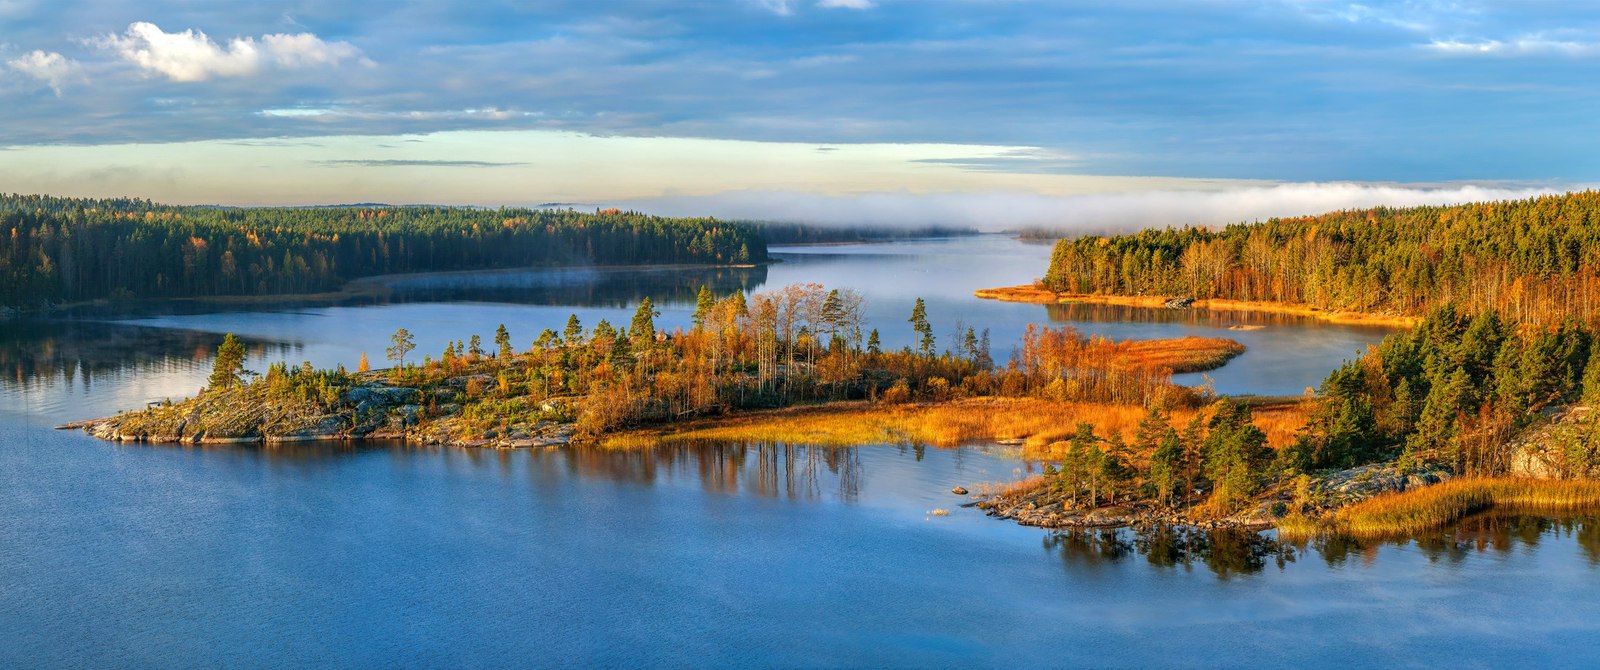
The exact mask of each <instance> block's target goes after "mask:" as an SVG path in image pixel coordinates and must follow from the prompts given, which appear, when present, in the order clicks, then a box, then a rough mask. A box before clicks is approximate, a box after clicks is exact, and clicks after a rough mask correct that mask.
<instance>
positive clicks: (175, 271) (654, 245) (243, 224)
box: [0, 195, 767, 307]
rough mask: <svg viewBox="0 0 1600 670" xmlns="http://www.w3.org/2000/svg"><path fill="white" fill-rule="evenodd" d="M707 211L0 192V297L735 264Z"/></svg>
mask: <svg viewBox="0 0 1600 670" xmlns="http://www.w3.org/2000/svg"><path fill="white" fill-rule="evenodd" d="M766 259H767V247H766V241H765V240H764V238H763V237H762V235H761V233H760V231H759V230H758V229H757V228H755V227H754V226H752V225H749V224H744V223H735V222H726V221H718V220H716V219H710V218H693V219H685V218H664V217H657V216H648V215H645V214H639V213H636V212H623V211H618V210H604V211H600V212H596V213H583V212H577V211H573V210H570V209H567V210H551V209H479V208H466V207H409V206H408V207H388V206H376V205H375V206H370V207H369V206H351V207H307V208H237V207H192V206H170V205H161V204H157V203H152V202H150V201H147V200H139V199H131V198H122V199H100V200H92V199H77V198H57V197H50V196H38V195H5V196H0V305H4V306H12V307H37V306H40V305H47V304H53V303H64V302H80V301H88V300H98V299H112V300H126V299H133V298H177V297H202V296H233V295H271V294H290V293H314V292H323V291H331V290H336V289H338V288H339V287H340V286H341V285H342V284H343V283H344V282H345V281H347V280H350V279H354V278H357V277H364V276H371V275H380V274H390V273H405V272H431V271H444V270H476V269H490V268H512V267H527V266H537V265H574V264H577V265H582V264H647V263H663V264H748V263H760V262H764V261H766Z"/></svg>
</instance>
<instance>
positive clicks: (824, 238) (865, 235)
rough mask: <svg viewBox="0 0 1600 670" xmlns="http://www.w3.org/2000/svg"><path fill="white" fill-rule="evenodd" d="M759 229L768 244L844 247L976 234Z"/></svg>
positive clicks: (922, 229)
mask: <svg viewBox="0 0 1600 670" xmlns="http://www.w3.org/2000/svg"><path fill="white" fill-rule="evenodd" d="M759 225H760V226H761V235H762V237H765V238H767V243H768V244H845V243H852V242H881V241H885V240H912V239H918V238H926V237H958V236H965V235H977V234H978V231H977V230H975V229H972V228H963V227H956V226H914V227H905V226H873V225H863V226H826V225H813V224H804V223H763V224H759ZM1052 239H1053V238H1052Z"/></svg>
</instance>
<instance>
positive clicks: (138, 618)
mask: <svg viewBox="0 0 1600 670" xmlns="http://www.w3.org/2000/svg"><path fill="white" fill-rule="evenodd" d="M774 252H775V253H776V254H777V256H778V258H780V259H781V260H782V261H783V262H781V263H777V264H774V265H771V266H768V267H764V268H743V269H706V268H698V269H695V268H652V269H613V268H591V269H586V270H579V271H549V270H538V271H523V272H493V273H469V274H448V275H430V276H423V277H406V278H388V279H385V280H384V281H383V282H381V283H382V285H383V286H385V287H386V288H385V290H383V291H378V292H368V293H362V294H352V295H351V296H348V297H345V298H340V299H337V300H331V301H320V302H313V301H298V302H290V301H285V302H280V303H274V304H270V305H268V304H263V305H256V306H251V307H248V308H245V307H234V308H228V309H219V308H216V307H205V306H198V305H189V306H183V307H173V306H166V307H161V308H144V307H141V308H139V310H138V311H134V312H129V313H125V314H120V315H115V316H94V315H88V314H83V315H77V316H76V317H75V318H72V319H65V320H55V321H49V322H26V323H8V324H3V325H0V373H3V374H0V566H3V567H4V570H5V576H4V579H0V665H3V666H5V667H83V666H97V667H98V666H135V667H148V666H162V667H172V666H178V667H188V666H234V667H281V666H285V665H320V666H379V665H381V666H442V665H448V666H507V665H512V666H527V665H534V666H544V665H607V666H639V665H648V666H662V665H666V666H691V665H692V666H750V665H765V666H770V665H780V666H793V665H852V666H906V665H917V666H927V665H963V666H973V665H976V666H1000V665H1008V666H1015V665H1022V666H1057V665H1097V666H1104V665H1122V666H1126V665H1139V666H1148V665H1162V666H1187V665H1267V664H1288V665H1296V666H1331V665H1340V666H1344V665H1373V664H1384V665H1415V666H1435V665H1443V664H1453V665H1465V666H1481V667H1496V666H1504V665H1511V664H1515V665H1557V666H1573V665H1584V664H1587V663H1588V662H1589V659H1590V658H1592V655H1593V654H1594V653H1595V652H1596V651H1600V634H1597V633H1600V624H1597V623H1596V622H1600V570H1597V566H1600V520H1596V519H1594V518H1587V517H1584V518H1573V519H1564V520H1549V519H1537V518H1518V517H1511V518H1498V517H1487V518H1479V519H1472V520H1469V521H1467V522H1463V524H1461V525H1460V526H1458V527H1456V528H1451V529H1446V530H1444V531H1440V532H1439V533H1435V534H1430V535H1427V536H1424V537H1418V538H1408V539H1404V540H1399V541H1393V542H1380V543H1366V544H1353V543H1348V542H1320V543H1313V544H1310V545H1304V546H1295V545H1282V544H1279V543H1278V542H1277V541H1276V540H1275V539H1274V538H1273V534H1272V533H1270V532H1269V533H1263V534H1256V533H1234V534H1219V535H1207V534H1202V533H1195V532H1181V531H1171V532H1167V533H1143V534H1141V533H1135V532H1132V531H1129V530H1121V531H1114V532H1102V533H1052V532H1047V531H1043V530H1040V529H1035V528H1024V527H1020V526H1016V525H1013V524H1011V523H1008V522H1003V521H999V520H995V519H991V518H988V517H986V516H984V515H983V514H982V513H981V512H979V511H978V510H975V509H970V508H960V507H958V506H957V505H958V504H959V502H960V501H961V500H960V499H959V498H957V497H956V496H953V495H951V494H950V493H949V489H950V488H951V487H953V486H956V485H963V486H967V487H974V486H977V485H980V484H982V483H985V482H1001V481H1009V480H1012V479H1016V478H1018V477H1021V476H1023V475H1025V474H1026V473H1027V472H1028V471H1029V470H1030V469H1032V468H1033V467H1034V465H1033V464H1030V463H1028V462H1025V461H1023V460H1021V459H1020V458H1018V457H1017V454H1016V453H1015V452H1014V451H1012V450H1008V449H1006V448H1003V447H998V446H995V445H987V444H972V445H967V446H964V447H962V448H957V449H937V448H920V447H916V446H912V445H880V446H869V447H859V448H851V449H828V448H820V447H809V446H807V445H763V444H726V443H711V444H705V443H699V444H663V445H660V446H658V447H655V448H653V449H649V450H643V451H630V452H616V451H602V450H592V449H558V450H538V451H528V450H523V451H484V450H464V449H441V448H426V449H425V448H416V447H408V446H406V445H404V444H394V443H379V442H370V443H361V444H355V445H352V444H321V445H305V444H300V445H286V446H279V447H273V448H259V447H253V446H250V447H241V446H226V447H205V448H201V447H176V446H147V445H132V444H130V445H119V444H110V443H104V442H99V441H96V440H93V439H91V438H88V437H86V436H83V435H81V434H78V433H75V432H62V431H55V430H53V429H52V427H53V426H54V425H57V424H59V423H61V422H64V421H68V420H74V419H81V418H87V417H92V416H99V415H105V414H110V413H114V412H116V411H117V410H119V409H126V408H136V407H142V406H143V405H144V404H145V403H146V402H149V401H153V400H160V399H162V398H166V397H172V398H177V397H183V396H187V395H190V394H192V393H193V392H194V391H195V390H197V389H198V388H199V387H200V386H201V385H202V384H203V383H204V378H205V375H206V374H207V372H208V371H209V366H210V356H211V351H212V350H213V349H214V348H215V345H216V343H217V342H218V341H219V340H220V334H221V333H224V332H235V333H238V334H240V335H241V336H242V337H244V338H245V339H246V341H247V342H249V344H250V346H251V351H252V358H251V364H250V365H251V367H252V368H254V369H258V370H261V369H265V366H266V365H267V364H268V363H270V362H274V361H279V360H287V361H290V362H296V363H297V362H299V361H302V360H309V361H311V362H312V363H313V364H316V365H335V364H344V365H347V366H350V367H354V365H355V361H356V360H357V358H358V357H359V356H360V354H361V353H362V352H367V353H368V355H369V356H370V357H372V359H373V361H374V363H377V362H378V361H379V360H381V358H382V353H381V352H382V351H383V348H384V347H385V346H386V340H387V339H388V336H389V334H390V333H392V332H393V331H394V329H395V328H398V327H405V328H408V329H410V330H411V331H412V332H413V333H415V334H416V335H417V341H418V345H419V346H418V353H422V352H438V351H442V350H443V349H444V347H445V343H446V342H447V341H452V340H455V339H466V338H467V337H469V336H470V335H472V334H473V333H479V334H482V335H483V336H484V337H485V338H486V339H487V338H490V337H491V336H492V333H493V331H494V328H495V326H496V325H497V324H499V323H502V322H503V323H505V324H506V325H507V327H508V328H510V329H511V332H512V334H513V337H514V338H515V339H516V340H517V342H518V344H519V346H525V345H526V343H527V342H529V341H531V340H532V339H533V338H534V337H535V336H536V335H537V331H538V330H539V329H542V328H546V327H549V328H555V329H560V328H561V327H562V325H564V323H565V321H566V317H567V314H568V313H573V312H576V313H578V314H579V315H580V318H582V319H583V320H584V323H585V324H586V325H590V326H592V325H593V324H594V323H595V322H596V321H597V320H598V319H601V318H605V319H609V320H611V321H612V322H613V323H626V321H627V320H628V317H629V316H630V315H631V313H632V307H633V304H634V303H635V302H636V301H637V300H638V299H639V298H640V297H643V296H645V295H650V296H652V297H653V298H655V299H656V300H657V302H658V304H659V305H660V306H661V307H660V308H661V311H662V313H663V315H662V318H661V319H660V320H659V323H661V324H664V325H665V326H666V327H673V326H683V325H686V324H687V323H688V316H689V314H690V312H691V311H692V309H693V304H692V302H693V295H694V292H695V289H696V288H698V286H700V285H701V284H706V285H709V286H712V287H713V288H715V289H717V290H718V291H719V292H726V291H731V290H758V291H759V290H764V289H769V288H774V287H777V286H782V285H784V284H788V283H792V282H802V281H816V282H820V283H823V284H825V285H828V286H836V287H851V288H855V289H857V290H859V291H861V292H862V293H863V294H864V295H865V296H866V299H867V311H868V318H869V320H870V321H871V322H872V325H874V326H876V327H878V328H879V329H880V330H881V331H882V334H883V338H884V341H885V345H886V346H896V347H898V346H903V345H907V344H910V342H911V337H912V332H911V329H910V326H909V324H907V323H906V318H907V316H909V313H910V308H911V303H912V302H913V301H914V300H915V298H917V297H923V298H925V299H926V300H927V304H928V312H929V316H930V318H931V319H932V321H933V322H934V324H935V326H936V332H937V333H938V334H939V337H940V344H941V346H943V345H945V344H946V343H948V342H949V341H950V340H949V338H950V337H951V334H952V333H954V332H955V331H956V330H957V324H958V323H959V324H964V325H970V326H973V327H977V328H979V329H982V328H989V329H990V331H991V333H990V334H991V339H992V341H993V342H994V350H995V356H996V358H999V359H1002V360H1003V359H1004V358H1005V356H1006V355H1007V352H1008V351H1009V348H1010V346H1011V345H1012V343H1013V342H1014V341H1016V339H1017V338H1018V337H1019V335H1020V333H1021V332H1022V330H1023V329H1024V328H1025V327H1026V325H1027V324H1029V323H1040V324H1058V325H1072V326H1074V327H1076V328H1078V329H1080V330H1082V331H1084V332H1086V333H1095V334H1104V335H1107V336H1111V337H1116V338H1123V337H1165V336H1172V335H1179V334H1191V333H1192V334H1202V335H1219V336H1227V337H1233V338H1235V339H1238V340H1240V341H1241V342H1244V343H1245V344H1246V345H1247V346H1248V347H1249V351H1248V352H1247V353H1246V354H1244V355H1243V356H1241V357H1239V358H1238V359H1236V360H1235V361H1234V362H1233V363H1230V364H1229V365H1228V366H1226V367H1224V368H1222V369H1220V370H1217V371H1214V372H1212V373H1210V378H1211V382H1210V383H1212V384H1213V385H1214V386H1215V388H1217V389H1218V390H1219V391H1223V392H1229V393H1263V394H1292V393H1298V392H1300V391H1301V390H1303V389H1304V388H1305V387H1306V386H1313V385H1316V384H1317V383H1319V382H1320V380H1321V378H1322V376H1323V375H1325V374H1326V372H1327V371H1328V370H1330V369H1331V368H1332V367H1333V366H1334V365H1336V364H1337V363H1338V362H1339V361H1340V360H1342V359H1344V358H1347V357H1350V356H1353V355H1354V354H1355V353H1356V352H1357V351H1359V350H1361V349H1362V348H1363V347H1365V346H1367V345H1369V344H1372V343H1374V342H1376V341H1377V340H1378V339H1380V338H1381V337H1382V336H1383V334H1384V333H1385V332H1387V331H1385V330H1383V329H1375V328H1362V327H1351V326H1334V325H1328V324H1321V323H1316V322H1310V321H1306V320H1303V319H1295V318H1289V317H1277V316H1267V315H1250V314H1239V313H1222V314H1209V313H1205V312H1200V311H1191V312H1177V311H1171V310H1139V309H1130V308H1111V307H1104V306H1083V305H1072V306H1050V307H1045V306H1040V305H1026V304H1014V303H999V302H990V301H981V300H977V299H974V298H972V297H971V292H972V290H973V289H977V288H984V287H989V286H1002V285H1010V284H1019V283H1025V282H1027V281H1030V280H1031V279H1032V278H1033V277H1034V276H1037V275H1038V274H1040V273H1042V272H1043V270H1044V267H1045V264H1046V263H1047V260H1048V255H1049V248H1048V247H1047V246H1040V245H1030V244H1024V243H1020V242H1016V241H1013V240H1010V239H1007V238H1004V237H1002V236H980V237H975V238H958V239H948V240H923V241H908V242H894V243H884V244H870V245H858V246H829V247H811V248H801V247H788V248H782V247H780V248H775V249H774ZM1239 324H1251V325H1261V326H1263V327H1262V328H1261V329H1258V330H1248V331H1230V330H1227V329H1228V327H1229V326H1232V325H1239ZM1187 381H1190V382H1195V383H1198V382H1201V381H1204V380H1203V379H1198V377H1197V376H1195V377H1190V378H1188V379H1187ZM936 509H942V510H949V511H950V514H949V516H941V515H936V514H933V511H934V510H936Z"/></svg>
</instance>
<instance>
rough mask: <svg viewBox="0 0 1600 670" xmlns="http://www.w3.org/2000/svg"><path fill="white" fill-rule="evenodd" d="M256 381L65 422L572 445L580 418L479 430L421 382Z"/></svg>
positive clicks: (185, 436) (307, 438) (298, 438)
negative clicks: (271, 396) (301, 396)
mask: <svg viewBox="0 0 1600 670" xmlns="http://www.w3.org/2000/svg"><path fill="white" fill-rule="evenodd" d="M259 395H260V393H259V392H258V391H257V390H256V389H255V388H253V387H240V388H233V389H226V390H222V391H206V392H204V393H202V394H200V395H199V396H196V397H195V398H192V399H190V400H186V401H183V402H180V403H162V404H159V405H155V406H151V407H149V408H147V409H144V410H142V411H136V412H125V413H121V414H118V415H116V416H111V417H104V418H99V419H89V420H86V421H76V422H72V423H68V424H64V425H61V426H57V428H58V429H60V430H82V431H84V432H85V433H87V434H89V435H91V436H93V437H96V438H99V439H102V440H107V441H112V442H145V443H151V444H280V443H288V442H315V441H348V440H385V439H387V440H396V439H403V440H406V441H408V442H414V443H417V444H423V445H448V446H457V447H475V448H493V449H531V448H544V447H561V446H566V445H567V444H569V443H570V442H571V441H572V435H573V424H572V423H570V422H562V421H531V422H530V421H524V422H518V423H515V424H512V425H511V426H508V427H507V428H506V429H504V430H473V429H471V428H470V427H469V426H468V425H467V424H466V422H465V420H464V419H463V418H462V417H460V416H459V413H460V409H461V408H460V406H459V405H444V406H437V407H431V408H430V407H425V406H424V405H422V404H421V400H422V392H421V391H420V390H419V389H415V388H409V387H402V386H393V385H390V384H387V383H384V382H381V381H375V380H368V381H365V382H363V383H361V384H359V385H357V386H353V387H351V388H348V389H345V390H343V391H342V392H340V393H339V394H338V398H337V399H336V400H334V401H333V402H329V403H320V402H312V401H282V400H274V401H268V400H266V399H264V398H261V397H258V396H259Z"/></svg>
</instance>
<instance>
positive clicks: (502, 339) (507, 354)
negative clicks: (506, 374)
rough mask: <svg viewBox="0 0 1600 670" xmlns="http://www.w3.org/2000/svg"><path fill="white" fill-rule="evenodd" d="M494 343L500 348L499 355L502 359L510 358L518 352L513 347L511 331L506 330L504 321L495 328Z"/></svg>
mask: <svg viewBox="0 0 1600 670" xmlns="http://www.w3.org/2000/svg"><path fill="white" fill-rule="evenodd" d="M494 343H495V346H496V347H498V348H499V349H500V352H499V356H500V358H501V359H502V360H509V359H510V358H511V357H512V356H515V355H516V353H517V352H516V350H514V349H512V348H511V331H509V330H506V324H503V323H502V324H500V326H499V327H498V328H495V329H494Z"/></svg>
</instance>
